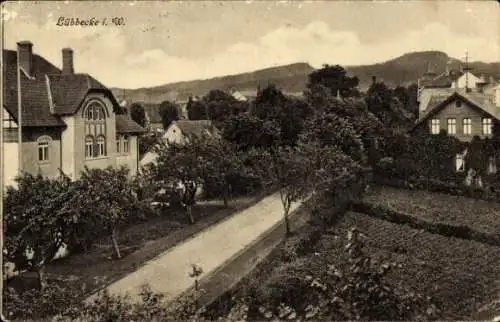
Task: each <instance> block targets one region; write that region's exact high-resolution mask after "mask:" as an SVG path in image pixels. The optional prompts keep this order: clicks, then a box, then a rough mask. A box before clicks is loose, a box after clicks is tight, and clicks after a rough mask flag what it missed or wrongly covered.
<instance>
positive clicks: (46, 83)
mask: <svg viewBox="0 0 500 322" xmlns="http://www.w3.org/2000/svg"><path fill="white" fill-rule="evenodd" d="M3 58H4V70H3V81H4V82H3V85H4V86H3V87H4V88H3V94H4V96H3V98H4V107H5V109H6V110H7V111H8V112H9V114H11V116H12V117H13V118H14V119H15V120H16V121H17V118H18V107H17V105H18V102H17V99H18V98H17V96H18V93H17V87H18V84H17V52H16V51H14V50H3ZM20 75H21V96H22V97H21V104H22V107H21V110H22V126H23V127H54V126H55V127H58V126H60V127H65V126H66V124H65V123H64V122H63V120H62V119H61V117H60V116H62V115H71V114H74V113H76V111H77V110H78V108H79V107H80V105H81V104H82V103H83V99H84V98H85V96H86V95H87V94H88V93H90V92H103V93H106V94H107V95H108V97H109V98H110V99H111V102H112V104H113V107H114V108H116V109H118V108H119V106H118V102H116V99H115V97H114V95H113V94H112V93H111V91H110V90H109V89H108V88H106V87H105V86H104V85H102V84H101V83H100V82H99V81H97V80H96V79H95V78H93V77H92V76H90V75H88V74H63V73H62V71H61V70H60V69H59V68H57V67H55V66H54V65H53V64H52V63H50V62H49V61H47V60H46V59H45V58H43V57H41V56H39V55H37V54H33V55H32V75H31V76H28V75H26V74H25V73H24V71H21V73H20ZM51 106H52V107H53V111H51Z"/></svg>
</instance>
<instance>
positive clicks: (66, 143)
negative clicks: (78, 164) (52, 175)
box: [61, 116, 76, 179]
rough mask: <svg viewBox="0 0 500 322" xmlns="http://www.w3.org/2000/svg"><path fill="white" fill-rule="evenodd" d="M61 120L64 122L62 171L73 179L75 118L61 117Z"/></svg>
mask: <svg viewBox="0 0 500 322" xmlns="http://www.w3.org/2000/svg"><path fill="white" fill-rule="evenodd" d="M62 120H63V121H64V123H66V128H65V129H64V131H63V132H62V133H61V154H62V157H61V160H62V171H63V172H64V173H65V174H66V175H67V176H69V177H71V178H73V179H75V178H76V173H75V148H76V146H75V142H76V139H75V131H76V130H75V118H74V117H73V116H69V117H63V118H62Z"/></svg>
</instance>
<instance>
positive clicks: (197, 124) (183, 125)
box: [139, 120, 221, 167]
mask: <svg viewBox="0 0 500 322" xmlns="http://www.w3.org/2000/svg"><path fill="white" fill-rule="evenodd" d="M220 135H221V134H220V131H219V129H217V128H216V127H215V126H214V125H213V123H212V121H209V120H178V121H173V122H172V123H171V124H170V125H169V127H168V128H167V130H166V131H165V134H163V136H162V139H163V140H164V141H165V142H166V143H167V144H168V143H176V144H184V143H186V142H187V141H188V140H189V138H190V137H220ZM155 159H156V154H155V153H154V152H148V153H146V154H145V155H144V156H143V157H142V159H141V160H140V162H139V165H140V166H141V167H142V166H145V165H147V164H149V163H151V162H154V160H155Z"/></svg>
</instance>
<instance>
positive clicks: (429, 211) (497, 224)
mask: <svg viewBox="0 0 500 322" xmlns="http://www.w3.org/2000/svg"><path fill="white" fill-rule="evenodd" d="M363 201H365V202H369V203H371V204H376V205H382V206H385V207H388V208H390V209H392V210H396V211H402V212H405V213H408V214H410V215H413V216H417V217H419V218H422V219H424V220H428V221H432V222H441V223H446V224H451V225H456V226H459V225H465V226H469V227H470V228H472V229H474V230H478V231H481V232H486V233H500V203H497V202H493V201H484V200H477V199H471V198H465V197H459V196H452V195H447V194H442V193H436V192H428V191H425V190H407V189H398V188H391V187H374V188H373V190H372V191H371V192H370V193H369V194H368V195H367V196H366V197H365V198H364V200H363Z"/></svg>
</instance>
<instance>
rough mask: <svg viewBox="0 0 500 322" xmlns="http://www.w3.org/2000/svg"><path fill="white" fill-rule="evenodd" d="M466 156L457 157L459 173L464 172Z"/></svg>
mask: <svg viewBox="0 0 500 322" xmlns="http://www.w3.org/2000/svg"><path fill="white" fill-rule="evenodd" d="M464 164H465V163H464V155H463V154H461V153H459V154H457V155H456V156H455V169H456V170H457V172H462V171H464Z"/></svg>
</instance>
